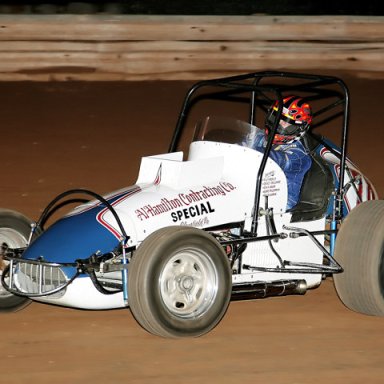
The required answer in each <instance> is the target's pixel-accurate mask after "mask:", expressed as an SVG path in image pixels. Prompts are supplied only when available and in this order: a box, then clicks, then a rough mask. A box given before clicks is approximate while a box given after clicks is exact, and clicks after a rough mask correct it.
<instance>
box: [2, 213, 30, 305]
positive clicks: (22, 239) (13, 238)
mask: <svg viewBox="0 0 384 384" xmlns="http://www.w3.org/2000/svg"><path fill="white" fill-rule="evenodd" d="M31 222H32V221H31V220H29V219H28V218H27V217H25V216H23V215H22V214H20V213H18V212H15V211H11V210H8V209H0V245H1V244H3V243H5V244H6V245H7V246H8V247H10V248H17V247H24V246H25V245H26V244H27V241H28V238H29V234H30V232H31ZM5 264H6V263H5V262H4V261H3V260H1V261H0V274H1V273H2V270H3V269H4V267H5ZM31 302H32V301H31V300H30V299H29V298H27V297H24V296H17V295H13V294H12V293H10V292H8V291H7V290H6V289H5V288H4V287H3V286H2V285H1V284H0V312H16V311H20V310H21V309H23V308H25V307H26V306H28V305H29V304H30V303H31Z"/></svg>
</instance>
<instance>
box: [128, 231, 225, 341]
mask: <svg viewBox="0 0 384 384" xmlns="http://www.w3.org/2000/svg"><path fill="white" fill-rule="evenodd" d="M231 285H232V279H231V272H230V266H229V262H228V259H227V257H226V255H225V252H224V251H223V249H222V247H221V246H220V244H219V243H218V242H217V241H216V240H215V239H214V238H213V236H211V235H210V234H208V233H206V232H204V231H203V230H200V229H197V228H187V227H166V228H162V229H160V230H158V231H156V232H154V233H152V234H151V235H149V236H148V237H147V238H146V239H145V240H144V241H143V243H142V244H141V245H140V247H139V248H138V250H137V251H136V253H135V255H134V257H133V259H132V261H131V263H130V264H129V278H128V301H129V306H130V309H131V311H132V313H133V315H134V317H135V318H136V320H137V321H138V323H139V324H140V325H141V326H142V327H143V328H144V329H146V330H147V331H148V332H150V333H153V334H156V335H159V336H163V337H196V336H201V335H203V334H205V333H207V332H209V331H210V330H212V329H213V328H214V327H215V326H216V325H217V324H218V323H219V322H220V320H221V319H222V317H223V316H224V314H225V312H226V310H227V308H228V305H229V301H230V297H231Z"/></svg>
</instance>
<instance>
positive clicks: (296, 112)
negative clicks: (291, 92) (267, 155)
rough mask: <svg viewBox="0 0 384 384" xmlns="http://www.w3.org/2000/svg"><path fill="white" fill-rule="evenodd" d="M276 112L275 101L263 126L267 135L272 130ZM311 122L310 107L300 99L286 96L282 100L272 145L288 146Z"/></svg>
mask: <svg viewBox="0 0 384 384" xmlns="http://www.w3.org/2000/svg"><path fill="white" fill-rule="evenodd" d="M277 111H278V102H277V101H276V102H275V103H274V104H273V105H272V107H271V108H270V110H269V111H268V114H267V118H266V122H265V126H266V128H265V129H266V132H267V134H268V132H269V130H270V129H272V127H273V123H274V122H275V119H276V115H277ZM311 122H312V111H311V107H310V106H309V104H308V103H307V102H305V101H304V100H303V99H302V98H301V97H298V96H287V97H285V98H284V99H283V109H282V112H281V117H280V122H279V125H278V127H277V130H276V134H275V137H274V138H273V144H290V143H293V142H294V141H296V140H299V139H300V138H301V136H303V135H304V133H305V132H306V131H307V130H308V128H309V125H310V124H311Z"/></svg>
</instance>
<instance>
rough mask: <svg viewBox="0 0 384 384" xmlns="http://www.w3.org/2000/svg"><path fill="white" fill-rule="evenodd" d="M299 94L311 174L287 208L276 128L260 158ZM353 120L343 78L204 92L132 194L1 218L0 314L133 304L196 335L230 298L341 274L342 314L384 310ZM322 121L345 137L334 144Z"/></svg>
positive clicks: (377, 238) (232, 81)
mask: <svg viewBox="0 0 384 384" xmlns="http://www.w3.org/2000/svg"><path fill="white" fill-rule="evenodd" d="M291 93H295V94H297V95H300V96H301V97H303V98H305V99H306V100H309V101H310V103H311V106H312V109H313V117H314V119H313V123H314V124H312V125H311V130H310V131H309V132H308V138H307V140H306V146H307V149H308V153H309V154H310V156H311V158H312V166H311V168H310V170H309V171H308V173H307V174H306V175H305V178H304V181H303V185H302V188H301V193H300V200H299V202H298V204H297V205H296V206H295V207H294V208H292V209H289V210H287V208H286V206H287V180H286V176H285V174H284V172H283V170H282V169H281V168H280V167H279V165H278V164H277V163H275V162H274V161H273V160H272V159H271V158H270V156H269V154H270V151H271V148H272V140H273V137H274V135H275V133H276V129H277V123H276V124H275V125H274V127H273V128H272V129H271V130H270V132H269V133H268V136H267V138H266V146H265V151H264V152H261V151H256V150H255V149H253V145H252V144H253V141H254V139H255V137H257V136H258V135H260V134H263V135H265V132H264V130H261V129H259V128H258V127H262V126H263V124H264V120H265V117H266V113H267V110H268V106H270V105H271V102H273V100H277V101H278V103H282V100H283V97H284V96H285V95H286V94H291ZM278 113H279V114H280V115H281V108H279V110H278ZM348 114H349V93H348V88H347V86H346V84H345V83H344V82H343V81H342V80H341V79H339V78H336V77H331V76H320V75H309V74H302V73H287V72H258V73H251V74H245V75H239V76H232V77H227V78H220V79H213V80H206V81H201V82H198V83H196V84H195V85H194V86H193V87H192V88H191V89H190V90H189V91H188V93H187V95H186V98H185V100H184V102H183V105H182V108H181V112H180V115H179V119H178V121H177V125H176V128H175V131H174V134H173V137H172V139H171V144H170V147H169V151H168V152H167V153H165V154H160V155H156V156H150V157H144V158H142V161H141V165H140V171H139V175H138V178H137V182H136V183H135V184H134V185H132V186H129V187H126V188H123V189H121V190H118V191H115V192H112V193H110V194H108V195H106V196H101V195H99V194H97V193H95V192H92V191H89V190H83V189H75V190H69V191H66V192H64V193H62V194H60V195H59V196H57V197H56V198H55V199H54V200H52V201H51V202H50V203H49V204H48V206H47V208H46V209H45V210H44V212H43V213H42V215H41V216H40V218H38V220H36V221H32V220H30V219H28V218H27V217H25V216H24V215H22V214H20V213H18V212H14V211H11V210H7V209H1V210H0V245H1V250H0V270H1V286H0V310H1V311H16V310H20V309H22V308H24V307H25V306H26V305H28V304H29V303H30V302H31V301H33V300H35V301H39V302H44V303H50V304H56V305H61V306H66V307H73V308H82V309H94V310H103V309H113V308H123V307H129V308H130V310H131V312H132V314H133V316H134V317H135V319H136V320H137V321H138V323H139V324H140V325H141V326H142V327H143V328H144V329H146V330H147V331H148V332H151V333H153V334H156V335H160V336H163V337H189V336H190V337H196V336H200V335H203V334H205V333H207V332H209V331H210V330H211V329H213V328H214V327H215V326H216V325H217V324H218V323H219V322H220V320H221V319H222V318H223V316H224V314H225V312H226V310H227V308H228V305H229V303H230V301H231V300H246V299H258V298H264V297H269V296H276V295H290V294H304V293H305V292H306V291H307V290H308V289H311V288H316V287H318V286H319V285H320V284H321V282H322V280H323V279H325V278H327V277H328V276H333V279H334V282H335V287H336V290H337V293H338V295H339V296H340V298H341V300H342V301H343V302H344V304H345V305H346V306H347V307H349V308H351V309H352V310H355V311H358V312H361V313H366V314H369V315H378V316H382V315H384V262H383V259H384V201H382V200H379V199H378V196H377V193H376V191H375V189H374V187H373V186H372V184H371V183H370V181H369V180H368V179H367V178H366V177H365V176H364V175H363V174H362V173H361V172H360V171H359V169H358V168H357V167H356V166H355V165H354V164H353V163H352V162H351V161H350V160H349V159H348V157H347V151H346V149H347V137H348ZM278 117H279V116H278ZM278 120H279V119H276V121H277V122H278ZM324 125H327V126H331V127H332V130H334V131H336V130H338V133H339V134H338V136H339V143H338V144H334V143H332V142H331V141H330V140H328V139H327V138H326V137H325V136H323V135H322V134H321V129H322V126H324ZM80 196H81V198H80ZM84 197H87V199H86V200H85V199H84ZM74 200H76V201H81V204H80V205H78V206H76V207H74V208H73V206H71V209H70V210H69V212H68V213H67V214H66V215H65V216H64V217H61V218H60V219H58V220H57V221H55V222H54V223H53V224H51V225H49V226H48V227H47V228H45V224H46V222H47V220H48V219H49V218H50V217H51V216H52V214H54V213H55V210H56V209H57V207H58V206H60V207H62V206H63V205H65V204H66V203H68V205H69V206H70V203H72V202H73V201H74ZM78 204H79V203H78Z"/></svg>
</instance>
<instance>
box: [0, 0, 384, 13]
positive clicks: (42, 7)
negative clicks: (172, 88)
mask: <svg viewBox="0 0 384 384" xmlns="http://www.w3.org/2000/svg"><path fill="white" fill-rule="evenodd" d="M0 12H2V13H46V14H52V13H58V14H65V13H75V14H76V13H77V14H89V13H100V12H101V13H114V14H148V15H159V14H163V15H177V14H179V15H252V14H269V15H367V16H379V15H383V14H384V13H383V2H382V1H381V0H369V1H360V2H353V1H350V0H339V1H306V2H304V1H292V0H275V1H273V0H242V1H238V0H227V1H219V0H211V1H201V0H200V1H191V0H174V1H159V0H144V1H143V0H133V1H130V0H125V1H124V0H120V1H92V2H91V1H89V2H73V1H72V2H71V1H55V2H49V1H12V2H10V1H2V2H0Z"/></svg>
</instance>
